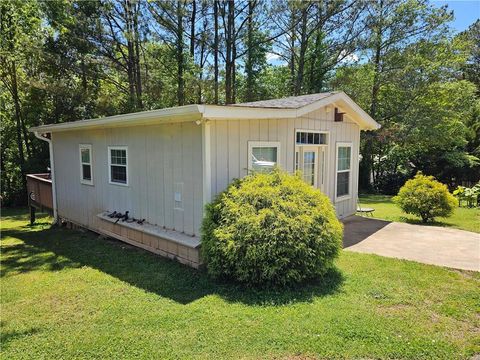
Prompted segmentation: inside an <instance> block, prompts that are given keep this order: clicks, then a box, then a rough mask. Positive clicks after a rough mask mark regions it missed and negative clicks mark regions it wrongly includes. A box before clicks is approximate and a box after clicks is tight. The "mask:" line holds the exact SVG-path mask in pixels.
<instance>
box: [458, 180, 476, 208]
mask: <svg viewBox="0 0 480 360" xmlns="http://www.w3.org/2000/svg"><path fill="white" fill-rule="evenodd" d="M453 195H454V196H455V197H456V198H457V199H458V203H459V205H460V206H462V201H464V202H466V203H467V207H475V206H478V204H479V200H480V182H478V183H477V184H475V186H473V187H471V188H468V187H464V186H459V187H457V189H456V190H455V191H454V192H453Z"/></svg>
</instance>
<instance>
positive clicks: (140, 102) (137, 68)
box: [133, 4, 143, 110]
mask: <svg viewBox="0 0 480 360" xmlns="http://www.w3.org/2000/svg"><path fill="white" fill-rule="evenodd" d="M139 10H140V9H139V5H138V4H137V5H136V7H135V10H134V11H135V12H134V15H133V31H134V34H135V36H134V38H135V56H134V59H135V78H136V84H135V88H136V95H137V108H138V109H140V110H142V109H143V100H142V76H141V71H140V35H139V32H138V12H139Z"/></svg>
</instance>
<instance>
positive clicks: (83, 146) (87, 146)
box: [78, 144, 93, 186]
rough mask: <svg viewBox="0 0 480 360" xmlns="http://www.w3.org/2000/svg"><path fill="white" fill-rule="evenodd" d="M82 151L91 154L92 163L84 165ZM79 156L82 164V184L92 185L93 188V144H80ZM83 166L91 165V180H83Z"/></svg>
mask: <svg viewBox="0 0 480 360" xmlns="http://www.w3.org/2000/svg"><path fill="white" fill-rule="evenodd" d="M82 150H88V151H89V153H90V156H89V157H90V162H88V163H84V162H83V161H82ZM78 155H79V156H80V158H79V163H80V183H81V184H84V185H92V186H93V151H92V145H91V144H79V145H78ZM83 165H89V166H90V180H87V179H84V178H83Z"/></svg>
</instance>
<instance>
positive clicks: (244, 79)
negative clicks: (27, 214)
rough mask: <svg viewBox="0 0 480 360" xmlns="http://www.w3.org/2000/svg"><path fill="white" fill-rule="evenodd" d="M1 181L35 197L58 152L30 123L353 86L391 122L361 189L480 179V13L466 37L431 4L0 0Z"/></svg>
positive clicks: (15, 193) (370, 137) (15, 195)
mask: <svg viewBox="0 0 480 360" xmlns="http://www.w3.org/2000/svg"><path fill="white" fill-rule="evenodd" d="M0 11H1V22H0V30H1V37H0V44H1V48H0V80H1V81H0V99H1V102H0V106H1V108H0V109H1V111H0V119H1V121H2V133H1V141H2V145H3V149H2V150H3V151H2V152H1V185H2V198H3V200H4V202H5V203H6V204H12V203H19V202H22V201H23V200H24V199H25V180H24V179H25V174H26V173H28V172H32V171H42V172H43V171H45V170H46V167H47V166H48V149H47V148H46V145H45V144H43V143H42V142H40V141H38V140H37V139H35V138H34V137H32V135H31V134H29V133H28V131H27V129H28V127H30V126H36V125H40V124H51V123H60V122H65V121H75V120H81V119H87V118H95V117H101V116H108V115H114V114H120V113H127V112H134V111H141V110H149V109H158V108H164V107H171V106H176V105H183V104H191V103H211V104H229V103H235V102H243V101H255V100H262V99H269V98H278V97H284V96H290V95H300V94H308V93H315V92H321V91H329V90H343V91H345V92H346V93H347V94H349V95H350V96H351V97H352V98H353V99H354V100H355V101H356V102H358V103H359V104H360V105H361V106H362V107H363V108H364V109H365V110H366V111H367V112H369V113H370V115H372V117H373V118H374V119H375V120H377V121H378V122H380V123H381V124H382V129H381V130H380V131H377V132H369V133H366V134H363V135H362V146H361V153H362V162H361V186H362V188H364V189H369V190H372V189H374V190H377V191H383V192H394V191H396V189H398V187H399V186H400V185H401V184H402V183H403V182H404V180H405V179H407V178H409V177H411V176H413V174H415V173H416V172H417V171H419V170H420V171H423V172H424V173H425V174H431V175H434V176H436V177H437V178H438V179H440V180H441V181H443V182H445V183H448V184H449V185H452V186H453V185H454V184H459V183H461V182H474V181H478V179H479V177H480V170H479V169H480V167H479V157H480V100H479V96H480V80H479V79H480V75H479V74H480V50H479V44H480V21H477V22H476V23H474V24H472V26H471V27H470V28H469V29H468V30H466V31H464V32H462V33H459V34H454V33H453V31H452V29H451V28H450V22H451V20H452V18H453V14H452V12H451V11H449V9H448V8H447V7H446V6H443V7H437V6H433V4H432V3H430V2H429V1H427V0H369V1H367V0H340V1H333V0H332V1H293V0H280V1H274V2H270V1H266V0H178V1H168V2H167V1H160V0H158V1H157V0H150V1H146V0H111V1H75V0H72V1H70V0H58V1H39V0H5V1H2V2H0Z"/></svg>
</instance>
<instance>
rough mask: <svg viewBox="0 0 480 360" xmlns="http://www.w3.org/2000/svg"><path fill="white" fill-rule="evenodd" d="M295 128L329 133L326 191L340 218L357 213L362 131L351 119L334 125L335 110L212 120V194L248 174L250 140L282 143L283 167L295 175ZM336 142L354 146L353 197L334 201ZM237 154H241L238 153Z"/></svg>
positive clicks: (325, 109) (326, 155)
mask: <svg viewBox="0 0 480 360" xmlns="http://www.w3.org/2000/svg"><path fill="white" fill-rule="evenodd" d="M295 129H309V130H323V131H328V132H329V134H330V135H329V138H328V141H329V146H328V147H327V149H326V153H325V180H326V181H325V187H324V191H325V193H326V194H327V196H329V198H330V199H331V200H332V202H333V203H334V205H335V208H336V210H337V214H338V216H339V217H345V216H348V215H351V214H354V213H355V209H356V198H357V189H358V149H359V143H360V129H359V126H358V125H357V124H356V123H354V122H353V121H351V120H350V119H348V116H346V117H345V120H344V121H343V122H334V110H333V107H330V109H329V110H327V108H325V107H324V108H321V109H319V110H316V111H314V112H312V113H309V114H307V115H305V116H302V117H301V118H296V119H269V120H254V119H252V120H217V121H212V133H211V144H212V147H211V149H212V152H211V161H212V179H211V181H212V185H211V187H212V195H215V194H218V193H220V192H221V191H223V190H224V189H225V188H226V187H227V185H228V184H229V183H230V182H231V181H232V180H233V179H234V178H237V177H239V176H240V177H243V176H245V175H246V173H247V171H246V169H247V167H248V141H278V142H280V144H281V145H280V153H281V155H280V161H281V163H280V166H281V167H282V168H283V169H286V170H287V171H289V172H293V171H294V156H295ZM337 142H351V143H352V173H351V176H352V194H351V195H352V196H351V197H350V198H349V199H345V200H342V201H338V202H335V181H336V171H335V170H336V151H335V148H336V143H337ZM238 151H240V153H239V154H238Z"/></svg>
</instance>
